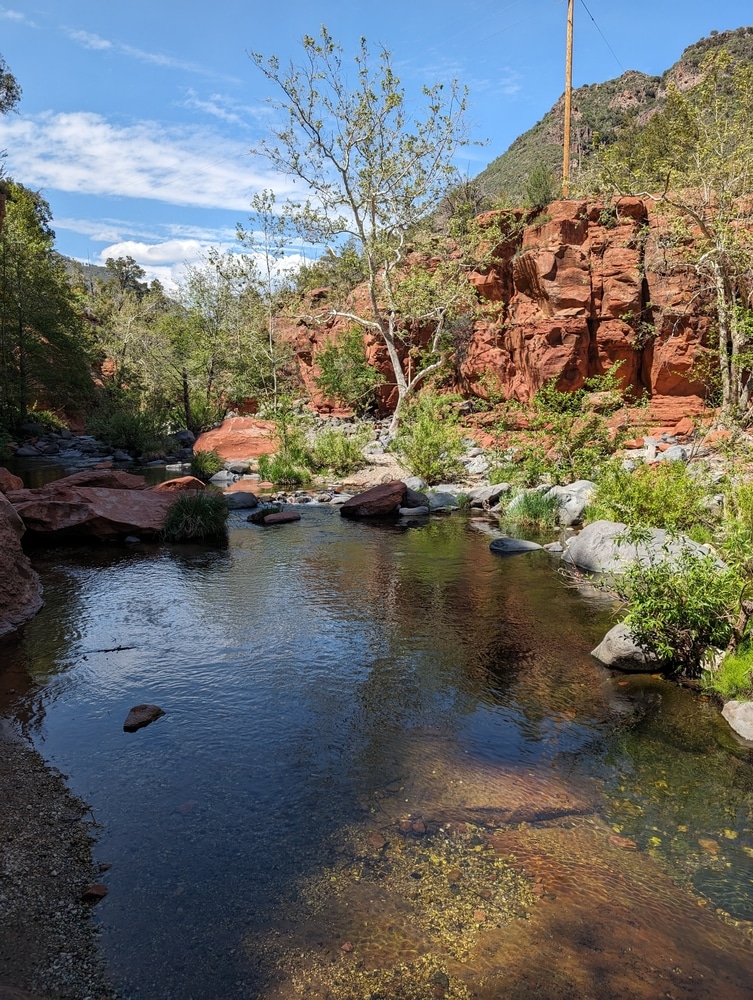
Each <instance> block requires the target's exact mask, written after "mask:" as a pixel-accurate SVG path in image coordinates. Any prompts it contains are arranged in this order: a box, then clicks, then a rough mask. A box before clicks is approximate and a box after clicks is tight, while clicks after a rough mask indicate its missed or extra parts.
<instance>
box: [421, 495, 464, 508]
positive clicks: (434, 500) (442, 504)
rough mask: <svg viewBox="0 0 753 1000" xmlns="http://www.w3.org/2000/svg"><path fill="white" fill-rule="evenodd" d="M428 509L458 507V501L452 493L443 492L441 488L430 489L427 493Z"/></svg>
mask: <svg viewBox="0 0 753 1000" xmlns="http://www.w3.org/2000/svg"><path fill="white" fill-rule="evenodd" d="M427 499H428V501H429V510H443V509H444V508H446V507H459V506H460V503H459V502H458V498H457V496H456V495H455V494H454V493H445V492H444V491H442V490H431V492H430V493H428V494H427Z"/></svg>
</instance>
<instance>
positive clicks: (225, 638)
mask: <svg viewBox="0 0 753 1000" xmlns="http://www.w3.org/2000/svg"><path fill="white" fill-rule="evenodd" d="M301 515H302V519H301V521H300V522H298V523H297V524H293V525H285V526H284V527H281V528H277V529H263V528H257V527H255V526H253V525H250V524H247V522H246V521H245V519H244V517H243V515H242V514H241V513H236V514H232V515H231V523H232V530H231V538H230V545H229V547H228V549H227V550H222V551H219V550H211V549H205V548H199V547H196V548H192V547H185V546H183V547H173V548H170V547H158V546H151V545H136V546H130V547H122V548H121V547H106V546H102V547H98V548H91V547H86V548H84V547H64V548H53V549H48V550H40V551H37V552H36V553H35V554H34V561H35V565H36V568H37V569H38V571H39V573H40V574H41V576H42V580H43V583H44V588H45V599H46V603H45V607H44V609H43V611H42V612H41V613H40V614H39V615H38V616H37V617H36V618H35V619H34V620H33V621H31V622H30V623H29V624H28V625H27V626H26V627H25V628H24V630H23V631H22V632H21V633H20V634H19V635H18V636H17V637H16V638H14V639H11V640H5V641H4V643H3V645H2V649H1V650H0V654H1V655H2V657H3V660H4V662H5V663H6V668H5V670H4V671H3V672H2V673H0V688H2V690H0V707H2V708H3V709H4V710H5V711H12V712H13V714H14V715H15V717H16V718H17V720H18V723H19V725H20V726H22V727H23V728H24V729H25V730H26V731H27V732H28V733H29V734H30V735H31V737H32V738H33V739H34V742H35V743H36V745H37V746H38V747H39V748H40V750H41V752H42V753H43V754H44V755H45V756H46V758H47V759H48V760H49V761H51V762H52V764H54V765H55V766H56V767H58V768H59V769H60V770H61V771H62V772H63V773H65V774H66V775H68V776H69V783H70V785H71V787H72V788H73V790H74V791H75V792H77V793H78V794H79V795H81V796H82V797H83V798H84V799H85V800H86V801H87V802H88V803H89V804H90V805H91V809H92V814H93V816H94V818H95V819H96V821H97V823H98V824H99V839H98V842H97V845H96V856H97V860H98V861H101V862H103V863H108V864H111V865H112V867H111V869H110V870H109V871H108V872H107V874H106V875H105V876H103V878H104V879H105V880H106V882H107V884H108V886H109V895H108V896H107V898H106V899H105V900H104V901H103V902H102V903H100V904H99V905H98V907H97V908H96V910H95V916H94V919H95V920H96V921H97V923H98V925H99V927H100V928H101V941H102V947H103V949H104V952H105V955H106V957H107V961H108V964H109V967H110V969H111V971H112V974H113V976H114V978H115V981H116V982H117V984H118V985H119V988H120V989H121V991H122V994H123V996H124V997H125V998H128V1000H220V998H222V1000H236V998H237V1000H240V998H261V1000H281V998H292V997H296V996H305V997H311V998H324V997H332V998H335V997H343V998H353V1000H356V998H357V1000H360V998H361V997H363V998H364V1000H376V998H379V997H381V998H382V1000H393V998H394V1000H397V998H405V1000H412V998H413V997H416V998H418V997H434V996H447V997H450V998H453V997H457V998H462V997H472V996H475V997H483V998H486V997H488V998H492V997H501V996H505V997H511V998H515V997H520V998H527V997H552V998H559V997H561V998H570V997H572V998H575V997H578V998H587V997H594V998H597V997H598V998H599V1000H603V998H608V997H615V998H618V997H619V998H626V997H627V998H630V997H641V998H643V997H645V998H656V997H662V996H667V997H674V998H680V997H688V998H690V997H693V998H695V997H721V996H723V997H725V1000H734V998H737V997H751V996H753V987H752V986H751V985H750V984H751V983H753V946H752V945H751V940H752V939H751V927H752V926H753V924H751V923H749V922H751V921H753V751H751V750H750V749H748V748H745V747H743V746H742V744H741V743H740V742H739V741H738V740H737V739H736V738H735V737H734V736H733V734H732V733H731V732H730V731H729V730H728V729H727V727H726V724H725V723H724V722H723V720H721V718H720V716H719V711H718V708H716V707H715V706H713V705H712V704H711V703H709V702H705V701H703V700H702V699H700V698H699V697H698V696H697V695H695V694H693V693H691V692H688V691H685V690H682V689H680V688H679V687H676V686H673V685H670V684H668V683H666V682H664V681H662V680H660V679H658V678H652V677H628V676H625V675H618V674H614V673H612V672H610V671H607V670H604V669H602V668H601V667H600V666H599V665H598V664H597V663H596V662H595V661H594V660H593V659H592V658H591V656H590V655H589V650H590V649H591V648H592V647H593V646H594V645H595V644H596V642H597V641H598V639H599V638H600V637H601V635H602V634H603V632H604V631H605V630H606V628H608V627H609V625H610V624H611V621H612V617H611V615H612V608H611V606H610V605H609V603H608V602H606V601H605V600H604V599H598V598H594V597H589V596H587V595H584V594H582V593H580V592H579V591H578V590H576V589H574V588H572V587H570V586H568V585H567V582H566V580H565V579H564V578H563V577H562V575H561V574H560V573H558V571H557V567H556V564H554V563H553V562H552V561H551V560H550V558H549V557H548V556H547V555H545V554H543V553H534V554H531V555H526V556H518V557H513V558H509V559H502V558H499V557H497V556H494V555H492V554H491V553H490V551H489V540H490V539H489V535H488V534H487V533H486V532H485V531H484V530H483V528H484V527H485V522H484V521H482V520H479V521H477V520H476V519H474V518H471V517H468V516H466V515H463V514H455V515H453V516H452V517H434V518H432V519H431V521H427V522H425V523H423V524H419V525H415V526H413V527H407V526H398V525H391V524H374V523H371V524H366V523H359V522H349V521H345V520H343V519H341V518H340V517H339V515H338V513H337V511H336V510H333V509H331V508H329V507H325V506H316V505H309V506H306V507H303V508H301ZM141 702H152V703H156V704H157V705H159V706H161V707H162V708H163V709H164V711H165V713H166V714H165V715H164V716H163V717H162V718H161V719H159V720H158V721H157V722H155V723H153V724H152V725H151V726H149V727H148V728H146V729H143V730H140V731H139V732H137V733H134V734H127V733H124V732H123V728H122V727H123V721H124V719H125V716H126V714H127V712H128V710H129V708H130V707H131V706H132V705H135V704H138V703H141Z"/></svg>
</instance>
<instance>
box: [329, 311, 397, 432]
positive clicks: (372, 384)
mask: <svg viewBox="0 0 753 1000" xmlns="http://www.w3.org/2000/svg"><path fill="white" fill-rule="evenodd" d="M316 363H317V364H318V365H319V372H320V374H319V375H318V376H317V378H316V379H315V381H316V384H317V386H318V387H319V389H320V390H321V391H322V392H323V393H324V395H325V396H327V398H328V399H334V400H337V402H338V403H342V405H343V406H349V407H351V409H353V410H354V411H355V412H356V413H367V412H368V411H369V410H371V409H372V408H373V406H374V402H375V397H374V391H375V390H376V389H377V387H378V386H380V385H381V384H382V383H383V382H384V375H382V374H381V372H378V371H377V370H376V368H372V366H371V365H370V364H369V363H368V361H367V360H366V347H365V345H364V342H363V333H362V332H361V331H360V330H359V329H358V328H357V327H354V328H353V329H351V330H350V331H349V332H348V333H346V334H345V335H344V336H343V337H341V338H340V340H339V341H338V342H337V343H333V344H328V345H327V346H326V347H325V348H324V349H323V350H322V351H320V352H319V354H317V356H316Z"/></svg>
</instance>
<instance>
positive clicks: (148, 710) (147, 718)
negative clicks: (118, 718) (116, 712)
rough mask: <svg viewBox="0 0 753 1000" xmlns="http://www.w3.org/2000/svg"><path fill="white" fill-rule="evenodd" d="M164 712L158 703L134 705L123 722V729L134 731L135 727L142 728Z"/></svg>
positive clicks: (127, 731)
mask: <svg viewBox="0 0 753 1000" xmlns="http://www.w3.org/2000/svg"><path fill="white" fill-rule="evenodd" d="M164 714H165V713H164V711H163V710H162V709H161V708H160V707H159V705H134V706H133V708H132V709H131V711H130V712H129V713H128V715H127V716H126V720H125V722H124V723H123V731H124V732H126V733H135V732H136V730H137V729H143V727H144V726H148V725H149V724H150V723H151V722H155V721H156V720H157V719H159V718H161V716H163V715H164Z"/></svg>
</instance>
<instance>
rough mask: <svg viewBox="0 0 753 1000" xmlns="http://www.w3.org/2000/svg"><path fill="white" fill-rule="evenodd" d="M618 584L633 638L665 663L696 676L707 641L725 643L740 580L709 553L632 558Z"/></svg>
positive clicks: (735, 608)
mask: <svg viewBox="0 0 753 1000" xmlns="http://www.w3.org/2000/svg"><path fill="white" fill-rule="evenodd" d="M617 586H618V588H619V591H620V596H621V597H623V598H624V599H625V600H627V602H628V612H627V615H626V616H625V623H626V625H627V626H628V627H629V628H630V631H631V633H632V635H633V636H634V638H635V640H636V642H637V643H638V644H639V645H640V646H641V648H642V649H644V650H645V651H646V652H647V653H650V654H653V655H654V656H655V657H656V658H657V660H658V661H659V662H660V663H661V664H662V665H663V666H664V667H665V668H666V669H669V670H672V671H676V672H678V673H685V674H688V675H689V676H697V675H698V673H699V672H700V665H701V663H702V661H703V658H704V655H705V653H706V651H707V649H708V648H709V646H716V647H719V648H724V647H726V646H727V644H728V643H729V641H730V639H731V638H732V636H733V629H732V619H733V617H734V615H735V614H736V612H737V610H738V609H739V605H740V598H741V594H742V581H741V579H740V576H739V575H738V574H737V573H736V572H735V571H734V570H731V569H729V568H726V567H722V566H720V565H719V563H718V561H717V560H716V559H715V558H714V557H713V556H711V555H708V556H707V555H698V554H696V553H693V552H688V551H686V552H683V553H682V555H681V556H680V557H679V558H678V559H677V560H676V561H671V560H670V559H664V560H661V561H658V562H653V563H650V564H648V565H644V564H640V563H636V564H634V565H633V566H632V567H631V568H630V569H629V570H628V572H627V573H626V574H625V575H624V576H623V577H622V578H621V579H619V580H618V583H617Z"/></svg>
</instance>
